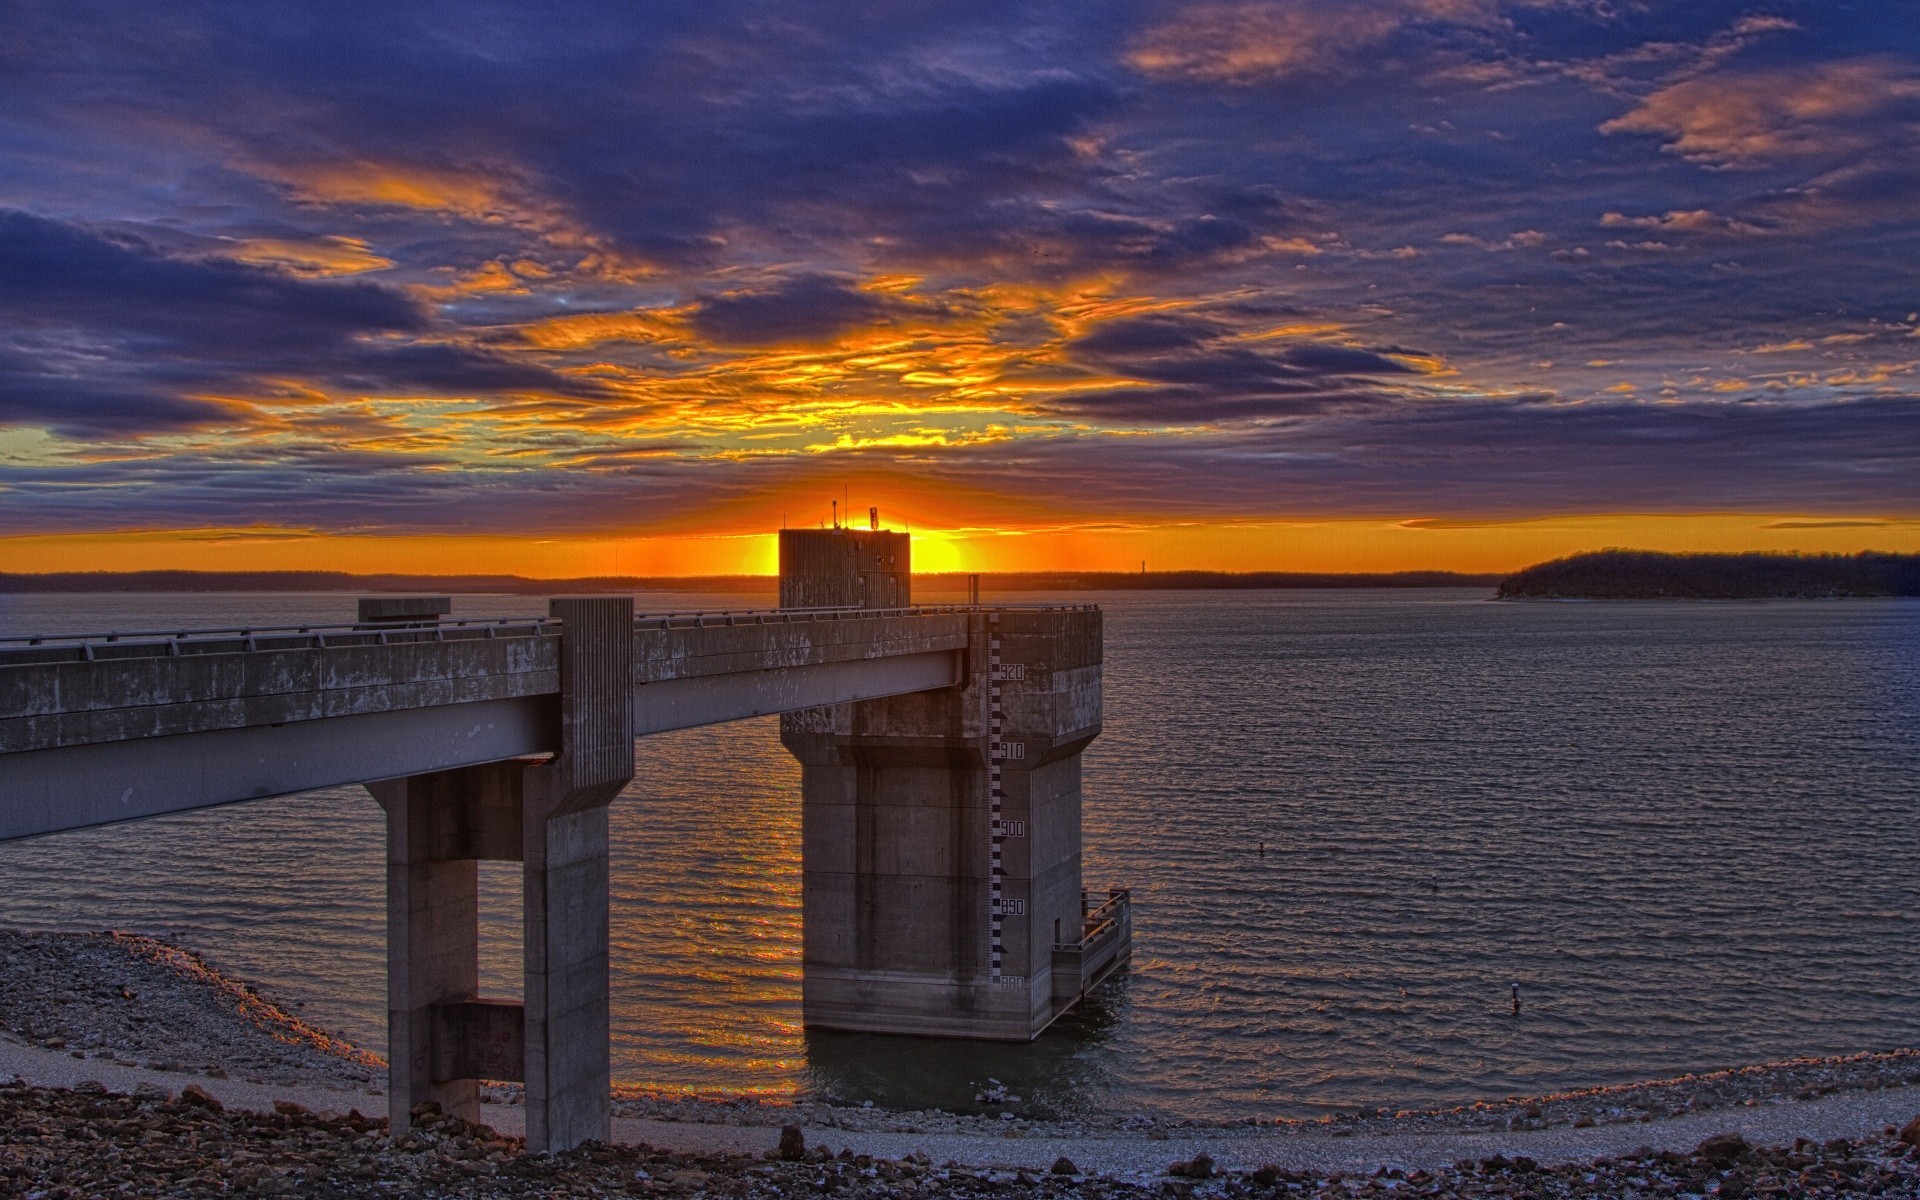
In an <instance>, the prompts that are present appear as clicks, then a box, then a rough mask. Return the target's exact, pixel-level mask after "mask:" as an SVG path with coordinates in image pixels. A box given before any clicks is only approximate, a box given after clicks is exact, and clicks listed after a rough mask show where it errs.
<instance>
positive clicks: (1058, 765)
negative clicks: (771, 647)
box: [780, 529, 1131, 1041]
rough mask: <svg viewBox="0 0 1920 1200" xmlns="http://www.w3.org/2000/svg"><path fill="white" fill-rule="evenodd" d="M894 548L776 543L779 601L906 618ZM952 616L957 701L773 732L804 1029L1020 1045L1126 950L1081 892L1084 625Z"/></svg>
mask: <svg viewBox="0 0 1920 1200" xmlns="http://www.w3.org/2000/svg"><path fill="white" fill-rule="evenodd" d="M907 549H908V547H907V539H906V536H905V535H904V534H892V533H881V532H869V531H864V530H847V529H840V530H788V531H785V532H783V533H782V535H781V559H780V568H781V594H780V602H781V605H782V607H811V606H816V605H823V604H859V603H861V601H862V600H863V599H865V598H867V597H872V596H875V595H880V596H883V597H885V598H886V600H887V601H888V602H890V603H899V604H905V603H908V597H907V592H906V588H907V584H908V582H909V577H908V574H907V567H908V564H907ZM877 577H879V578H877ZM967 619H968V647H967V655H966V663H967V666H966V670H965V672H964V673H963V676H962V679H961V682H960V683H959V684H958V685H957V686H954V687H950V688H947V689H944V690H940V691H929V692H918V693H913V694H910V695H902V696H894V697H891V698H887V699H879V700H867V701H858V702H855V703H850V704H837V705H832V706H830V707H822V708H811V709H805V710H802V711H799V712H790V713H788V714H786V715H785V716H783V717H782V718H781V722H780V740H781V742H782V743H783V744H784V745H785V746H786V748H787V750H788V751H789V752H790V753H792V754H793V755H794V757H795V758H797V759H799V761H800V764H801V788H802V839H803V852H802V859H803V864H802V870H803V874H804V884H803V893H802V906H803V916H804V935H803V936H804V943H805V950H804V976H803V985H802V986H803V1008H804V1019H805V1021H806V1023H807V1024H808V1025H809V1026H813V1027H816V1028H827V1029H843V1030H853V1031H860V1032H874V1033H910V1034H921V1035H930V1036H940V1037H965V1038H982V1039H994V1040H1009V1041H1025V1040H1028V1039H1030V1038H1033V1037H1036V1036H1038V1035H1039V1033H1040V1032H1041V1031H1042V1030H1044V1029H1045V1028H1046V1027H1047V1026H1048V1025H1049V1024H1050V1023H1051V1022H1052V1021H1053V1020H1054V1019H1055V1018H1056V1017H1058V1016H1059V1015H1060V1014H1061V1013H1063V1012H1065V1011H1066V1010H1067V1009H1068V1008H1070V1007H1071V1006H1072V1005H1073V1004H1075V1003H1076V1002H1078V1000H1079V999H1080V997H1081V996H1082V995H1083V994H1085V992H1086V991H1087V990H1088V989H1090V988H1092V987H1094V986H1096V985H1097V984H1099V983H1100V982H1101V981H1102V980H1103V979H1104V978H1105V977H1106V976H1107V975H1108V974H1110V973H1111V972H1112V971H1113V970H1114V969H1116V968H1117V967H1118V966H1119V965H1120V964H1121V963H1122V962H1124V961H1126V959H1127V957H1128V956H1129V954H1130V952H1131V940H1130V928H1129V926H1128V920H1129V915H1130V914H1128V912H1127V911H1126V900H1125V898H1124V897H1120V898H1118V899H1116V900H1115V901H1114V902H1113V903H1111V904H1110V905H1108V906H1105V907H1104V908H1103V909H1102V910H1101V915H1100V917H1099V919H1098V920H1091V921H1090V920H1089V914H1088V912H1087V908H1086V905H1085V901H1084V899H1083V893H1082V889H1081V836H1080V805H1081V792H1080V754H1081V751H1082V750H1084V749H1085V748H1086V746H1087V745H1088V743H1090V742H1092V740H1093V739H1094V738H1095V737H1097V736H1098V735H1099V733H1100V673H1101V622H1100V613H1099V612H1098V610H1095V609H1092V608H1091V607H1062V608H1058V609H1050V610H1038V611H1035V610H1014V609H1008V610H1002V611H994V610H991V609H979V610H976V611H974V612H972V613H970V614H968V618H967ZM1056 965H1058V967H1059V968H1060V972H1059V974H1058V976H1056V971H1055V968H1056Z"/></svg>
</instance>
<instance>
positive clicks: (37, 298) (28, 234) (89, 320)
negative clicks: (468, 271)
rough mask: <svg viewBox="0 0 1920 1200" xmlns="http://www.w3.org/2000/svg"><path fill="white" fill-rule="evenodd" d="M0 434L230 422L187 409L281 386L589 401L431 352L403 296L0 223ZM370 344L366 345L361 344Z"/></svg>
mask: <svg viewBox="0 0 1920 1200" xmlns="http://www.w3.org/2000/svg"><path fill="white" fill-rule="evenodd" d="M0 322H4V332H0V423H5V424H34V425H44V426H45V427H47V428H49V429H53V430H55V431H57V432H61V433H65V434H70V435H80V434H85V433H99V432H108V431H111V432H119V433H141V432H151V431H157V430H162V429H168V428H180V427H195V426H205V425H210V424H219V423H223V422H233V421H239V420H240V419H241V414H240V413H239V411H238V410H237V409H236V408H234V407H232V406H227V405H222V404H217V403H213V402H210V401H207V400H205V399H202V398H198V397H196V395H195V393H201V394H205V393H215V394H221V395H233V396H247V395H253V394H260V393H263V392H265V391H267V390H268V385H267V384H266V383H265V382H264V380H265V379H266V378H267V377H282V376H291V377H299V378H304V379H307V380H310V381H312V382H315V383H317V384H323V385H329V386H334V387H339V388H345V389H351V390H356V391H359V392H364V393H367V394H381V393H388V392H395V391H400V392H412V391H425V392H429V393H434V394H463V393H470V392H498V391H555V392H560V393H564V394H572V395H579V394H583V393H585V394H596V393H597V389H596V388H594V387H593V386H591V385H582V384H579V383H576V382H573V381H570V380H568V379H566V378H565V377H563V376H559V375H556V374H554V373H553V372H552V371H549V370H547V369H545V368H543V367H540V366H537V365H534V364H531V363H524V362H515V361H512V360H511V359H508V358H505V357H502V356H499V355H496V354H490V353H487V352H484V351H476V350H470V349H465V348H462V347H458V346H453V345H448V344H445V343H419V342H415V341H412V340H410V339H412V338H414V337H417V336H418V335H422V334H425V333H427V332H429V324H428V320H427V317H426V314H425V313H424V311H423V310H422V309H421V308H420V306H419V305H418V304H417V303H416V302H414V301H413V300H412V299H410V298H408V297H407V296H405V295H403V294H401V293H398V292H395V291H393V290H391V289H389V288H385V287H381V286H379V285H376V284H371V283H359V282H312V281H307V280H302V279H298V278H296V277H293V276H291V275H286V274H282V273H281V272H278V271H275V270H271V269H267V268H262V267H253V266H247V265H244V264H241V263H235V262H225V261H218V260H181V259H174V258H168V257H165V256H163V255H161V254H159V253H157V252H156V251H155V250H154V249H153V247H151V246H150V245H148V244H146V243H144V242H143V241H140V240H137V239H134V238H131V237H125V236H121V237H112V236H106V235H103V234H100V233H97V232H93V231H90V230H86V229H82V228H79V227H77V226H74V225H70V224H66V223H62V222H58V221H51V220H47V219H44V218H41V217H36V216H32V215H30V214H27V213H22V212H0ZM368 339H377V340H368Z"/></svg>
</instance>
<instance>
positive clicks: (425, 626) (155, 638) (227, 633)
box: [0, 617, 560, 646]
mask: <svg viewBox="0 0 1920 1200" xmlns="http://www.w3.org/2000/svg"><path fill="white" fill-rule="evenodd" d="M548 627H552V629H553V630H554V631H556V632H557V631H558V630H559V627H560V621H559V619H558V618H555V617H486V618H479V617H469V618H461V619H458V620H451V621H409V622H385V621H341V622H334V623H327V624H320V623H312V624H306V625H242V626H237V627H234V628H229V629H172V630H168V629H142V630H124V631H117V632H113V633H17V634H8V635H4V636H0V646H46V645H72V644H79V643H93V644H99V645H106V644H111V643H122V642H127V643H134V644H141V645H161V644H165V643H169V642H197V641H225V640H229V639H232V638H241V639H248V638H252V639H259V638H276V639H278V638H294V637H313V638H319V639H322V643H324V639H325V638H326V637H327V636H328V635H330V634H347V633H352V634H360V635H366V634H394V633H409V634H422V633H435V632H439V633H445V632H446V631H447V630H450V629H469V628H471V629H479V630H497V629H501V628H512V629H532V630H535V631H536V632H541V631H544V630H545V629H547V628H548Z"/></svg>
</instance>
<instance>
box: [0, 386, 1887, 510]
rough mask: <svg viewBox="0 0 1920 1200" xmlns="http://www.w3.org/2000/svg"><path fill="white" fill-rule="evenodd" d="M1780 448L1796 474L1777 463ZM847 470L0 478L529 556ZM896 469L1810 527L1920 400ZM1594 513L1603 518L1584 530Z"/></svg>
mask: <svg viewBox="0 0 1920 1200" xmlns="http://www.w3.org/2000/svg"><path fill="white" fill-rule="evenodd" d="M1781 445H1792V446H1794V447H1796V448H1797V450H1798V453H1796V454H1795V455H1791V456H1783V455H1781V454H1780V452H1779V449H1778V447H1780V446H1781ZM849 458H850V459H851V460H852V462H851V463H849V462H846V461H836V462H834V463H822V462H820V461H818V460H811V461H793V460H785V459H778V458H770V459H763V460H756V461H751V462H748V463H722V462H717V461H715V460H712V459H691V458H685V457H679V456H675V455H670V454H669V455H661V456H658V457H646V458H640V459H626V460H624V461H621V462H619V463H618V464H617V468H618V469H614V470H607V469H578V470H566V471H552V470H544V471H543V470H510V469H501V468H499V467H487V468H478V469H475V468H471V467H469V468H468V469H464V470H447V469H445V468H446V467H447V466H449V465H452V464H451V463H450V462H449V461H448V460H444V459H426V460H421V459H415V458H413V457H412V456H408V455H400V454H377V453H365V452H355V453H346V452H341V451H338V450H335V449H332V448H330V447H326V446H320V445H303V446H296V447H292V448H285V449H276V450H275V451H274V452H273V453H271V454H264V453H251V454H250V453H236V454H231V455H214V456H209V457H206V458H201V459H194V460H187V459H164V458H163V459H144V460H137V461H110V462H101V463H94V464H85V465H72V466H66V467H60V468H54V469H35V470H23V469H20V468H15V467H8V466H4V465H0V490H4V491H6V492H7V494H8V495H10V496H11V497H13V498H14V499H15V500H16V502H17V503H19V504H21V505H25V506H27V507H28V510H29V511H30V512H31V513H32V514H33V518H34V520H33V524H34V527H35V528H37V529H40V530H43V531H51V530H57V529H69V528H70V529H86V528H91V527H96V526H98V525H100V524H102V523H106V522H111V521H113V520H114V519H115V518H116V517H118V516H120V515H123V514H124V512H125V509H124V495H125V493H126V491H127V490H128V489H129V488H137V489H138V490H139V492H140V494H141V495H142V497H143V509H142V513H143V517H145V518H146V519H150V520H152V521H154V522H158V523H162V524H166V523H172V524H175V525H182V526H195V525H206V524H219V523H226V522H232V521H233V520H235V519H236V517H239V516H244V517H245V520H246V521H247V522H249V523H252V522H259V523H262V524H269V525H274V524H279V525H287V526H292V527H296V528H307V527H317V528H323V529H324V528H339V527H345V526H352V527H356V528H363V529H366V528H373V529H392V530H396V531H398V530H410V531H425V532H448V533H462V532H475V533H477V532H489V531H491V530H492V526H491V525H490V524H489V515H490V513H492V512H493V511H496V510H497V507H498V506H499V505H501V504H507V505H509V506H510V508H511V510H512V512H513V513H514V518H515V522H516V524H515V530H516V532H519V533H522V534H526V535H549V534H560V533H566V532H581V531H603V532H604V531H616V530H617V531H619V532H622V533H626V534H631V533H634V532H643V531H645V530H647V529H649V528H657V527H659V526H661V525H670V524H671V523H672V522H674V521H675V520H678V519H682V518H685V517H688V516H692V515H694V514H697V513H699V512H701V511H702V510H703V509H704V508H706V507H707V506H710V505H713V504H716V503H722V502H726V501H730V500H737V499H739V498H741V497H743V496H747V495H751V494H753V493H754V492H755V491H756V490H757V489H763V488H771V487H781V486H792V485H794V484H795V483H796V482H798V481H803V480H807V479H817V478H819V477H820V476H823V475H825V476H832V475H833V473H835V472H843V471H845V470H847V469H848V467H849V466H850V465H851V466H859V465H872V466H876V467H886V466H888V465H890V464H891V462H892V460H891V459H890V458H889V457H888V456H886V455H884V454H880V453H878V452H856V453H854V454H852V455H850V456H849ZM603 465H604V464H603ZM913 470H914V473H915V475H916V476H917V477H919V478H922V479H925V480H927V481H930V482H935V483H937V482H941V481H945V482H949V483H952V484H954V485H956V486H961V487H966V488H974V489H980V488H984V489H989V490H991V491H993V492H995V493H998V494H1001V495H1005V496H1008V497H1013V498H1017V499H1020V500H1024V501H1027V502H1030V503H1031V504H1033V505H1034V506H1035V507H1036V509H1038V510H1041V511H1055V512H1072V513H1075V514H1080V515H1083V516H1086V515H1099V514H1110V515H1111V516H1113V517H1115V518H1118V519H1129V518H1135V517H1138V516H1139V515H1140V514H1141V513H1143V512H1148V511H1150V512H1152V513H1154V514H1156V515H1158V516H1161V517H1168V518H1183V519H1184V518H1191V519H1206V518H1208V517H1218V516H1222V515H1227V516H1234V517H1259V516H1263V515H1268V516H1279V517H1304V518H1313V517H1326V518H1337V517H1364V518H1389V519H1403V518H1407V517H1425V516H1430V515H1432V514H1435V513H1444V514H1449V515H1453V516H1460V517H1487V518H1504V519H1512V518H1523V517H1528V516H1537V515H1540V514H1543V513H1555V514H1564V513H1577V512H1592V511H1656V512H1681V513H1685V512H1709V513H1710V512H1739V511H1744V512H1766V511H1778V509H1779V506H1780V505H1781V503H1782V501H1781V498H1782V496H1788V497H1791V504H1790V505H1789V506H1788V507H1789V508H1790V510H1793V511H1800V512H1805V513H1822V512H1832V513H1860V512H1873V513H1880V512H1886V513H1903V512H1912V511H1914V510H1915V509H1916V507H1920V396H1907V395H1902V396H1886V397H1879V398H1875V399H1871V400H1862V401H1853V402H1847V403H1836V404H1821V405H1787V404H1771V403H1762V402H1755V401H1748V402H1735V403H1727V404H1701V405H1688V406H1673V405H1657V404H1634V403H1607V404H1577V405H1569V404H1565V403H1561V402H1558V401H1555V400H1553V399H1551V398H1548V397H1523V398H1515V399H1509V400H1502V401H1471V402H1469V401H1450V402H1429V403H1427V404H1423V405H1421V406H1419V407H1418V408H1406V407H1400V408H1391V407H1389V408H1374V409H1367V410H1358V411H1344V412H1340V413H1332V414H1310V415H1306V416H1302V417H1297V418H1288V419H1284V420H1281V421H1277V422H1271V423H1268V424H1264V425H1261V426H1258V427H1255V428H1250V429H1245V430H1241V431H1238V432H1236V433H1232V434H1226V433H1222V434H1217V435H1208V436H1173V437H1141V436H1128V437H1120V438H1115V437H1102V436H1085V435H1078V436H1057V437H1049V438H1045V439H1039V440H1034V441H1029V442H1021V443H996V444H992V445H987V446H980V447H969V448H956V449H940V450H930V451H927V452H924V453H920V454H917V455H916V457H915V459H914V462H913ZM1603 481H1604V483H1605V484H1606V487H1605V490H1604V491H1599V490H1598V484H1599V483H1600V482H1603ZM1596 494H1600V495H1604V496H1605V498H1606V499H1607V501H1608V502H1609V503H1611V504H1615V505H1618V506H1619V507H1618V508H1615V509H1611V510H1596V508H1595V505H1594V501H1593V498H1594V496H1595V495H1596ZM369 498H370V499H371V501H372V502H374V505H373V507H372V508H369ZM370 518H371V519H370Z"/></svg>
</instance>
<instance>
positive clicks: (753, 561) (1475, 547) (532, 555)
mask: <svg viewBox="0 0 1920 1200" xmlns="http://www.w3.org/2000/svg"><path fill="white" fill-rule="evenodd" d="M883 511H884V510H883ZM855 512H856V518H857V519H856V520H855V521H853V522H852V524H854V525H857V526H860V527H864V526H865V515H866V514H865V513H864V512H862V511H859V510H858V509H857V508H856V510H855ZM794 523H795V524H802V522H794ZM813 523H814V522H812V521H808V522H804V524H809V525H811V524H813ZM821 523H822V524H824V523H825V518H824V517H823V519H822V521H821ZM886 524H887V527H889V528H896V529H897V528H902V527H904V528H906V529H907V530H908V531H909V532H911V533H912V534H913V539H914V545H913V561H914V570H915V572H916V573H917V574H941V573H947V572H965V571H980V572H1014V571H1125V572H1133V571H1137V570H1140V569H1141V565H1142V563H1144V564H1145V565H1146V568H1147V569H1148V570H1149V571H1190V570H1202V571H1228V572H1233V571H1329V572H1387V571H1408V570H1446V571H1462V572H1473V573H1490V572H1505V571H1512V570H1517V569H1519V568H1521V567H1524V566H1528V565H1530V564H1532V563H1536V562H1541V561H1545V560H1547V559H1551V558H1559V557H1563V556H1565V555H1568V554H1573V553H1578V552H1580V551H1584V550H1598V549H1603V548H1607V547H1631V548H1635V549H1646V550H1667V551H1736V550H1773V551H1801V552H1808V553H1856V552H1858V551H1862V550H1880V551H1894V552H1907V553H1914V552H1920V519H1917V518H1892V517H1872V518H1857V519H1846V518H1835V517H1831V516H1826V517H1821V516H1806V515H1793V514H1760V515H1756V514H1706V515H1651V514H1627V515H1613V516H1587V515H1582V516H1569V517H1547V518H1536V519H1528V520H1486V521H1463V520H1447V519H1430V520H1423V519H1410V520H1404V521H1380V520H1339V521H1299V522H1272V521H1258V522H1238V523H1225V522H1204V523H1203V522H1189V523H1168V524H1144V523H1142V524H1129V523H1119V522H1101V523H1086V524H1079V525H1075V524H1061V525H1055V526H1048V527H1038V528H1026V529H1018V528H980V527H967V528H957V529H940V528H926V527H921V526H917V525H915V524H913V523H911V522H907V523H904V526H903V524H902V523H898V522H888V523H886ZM0 561H4V562H5V563H6V569H7V570H8V571H10V572H16V573H40V572H68V571H108V570H111V571H143V570H196V571H343V572H348V573H352V574H382V573H398V574H427V575H433V574H500V575H520V576H525V577H530V578H568V577H588V576H609V575H621V576H642V577H671V576H701V575H767V576H770V575H773V574H774V573H775V572H776V571H777V569H778V549H777V537H776V534H775V533H774V532H771V531H769V532H745V531H742V532H697V533H696V532H686V533H671V534H649V535H642V536H632V537H622V536H597V537H513V536H503V535H495V534H478V535H396V536H375V535H367V534H337V535H335V534H323V533H315V532H312V531H306V530H298V529H273V528H244V529H198V530H121V531H111V532H101V533H84V534H43V535H28V536H14V537H5V538H0Z"/></svg>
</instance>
